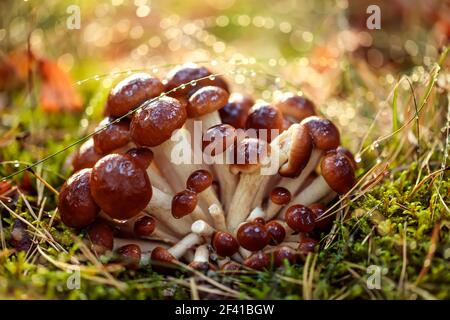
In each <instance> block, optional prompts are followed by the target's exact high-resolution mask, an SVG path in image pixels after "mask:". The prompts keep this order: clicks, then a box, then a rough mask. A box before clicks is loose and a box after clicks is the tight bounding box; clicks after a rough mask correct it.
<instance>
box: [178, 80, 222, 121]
mask: <svg viewBox="0 0 450 320" xmlns="http://www.w3.org/2000/svg"><path fill="white" fill-rule="evenodd" d="M227 100H228V92H227V91H225V90H224V89H222V88H219V87H213V86H207V87H203V88H201V89H199V90H197V91H196V92H195V93H194V94H192V95H191V96H190V97H189V103H188V105H187V114H188V117H190V118H197V117H201V116H203V115H206V114H208V113H211V112H214V111H217V110H219V109H220V108H222V107H223V106H224V105H225V104H226V103H227Z"/></svg>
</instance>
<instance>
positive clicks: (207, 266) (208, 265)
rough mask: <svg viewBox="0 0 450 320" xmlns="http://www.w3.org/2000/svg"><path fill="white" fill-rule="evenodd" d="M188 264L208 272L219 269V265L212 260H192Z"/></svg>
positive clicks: (195, 268)
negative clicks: (211, 261)
mask: <svg viewBox="0 0 450 320" xmlns="http://www.w3.org/2000/svg"><path fill="white" fill-rule="evenodd" d="M188 266H189V267H190V268H192V269H194V270H197V271H199V272H207V271H209V270H217V267H216V266H215V265H213V264H212V263H210V262H206V261H203V262H199V261H192V262H191V263H189V264H188Z"/></svg>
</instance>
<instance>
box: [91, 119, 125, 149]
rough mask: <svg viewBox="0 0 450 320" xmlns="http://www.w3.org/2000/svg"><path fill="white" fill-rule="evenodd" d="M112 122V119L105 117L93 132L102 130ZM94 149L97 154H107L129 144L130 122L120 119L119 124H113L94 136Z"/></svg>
mask: <svg viewBox="0 0 450 320" xmlns="http://www.w3.org/2000/svg"><path fill="white" fill-rule="evenodd" d="M113 121H114V118H111V117H107V118H105V119H103V120H102V121H101V122H100V123H99V124H98V126H97V127H96V128H95V131H97V130H99V129H101V128H103V127H104V126H106V125H107V124H109V123H111V122H113ZM93 139H94V148H95V152H97V153H99V154H107V153H110V152H111V151H113V150H116V149H118V148H120V147H123V146H125V145H126V144H128V142H130V120H128V119H122V120H120V122H115V123H113V124H111V125H109V126H108V127H106V128H105V129H103V130H102V131H100V132H98V133H96V134H94V137H93Z"/></svg>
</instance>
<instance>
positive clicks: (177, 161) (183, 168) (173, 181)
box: [152, 128, 222, 220]
mask: <svg viewBox="0 0 450 320" xmlns="http://www.w3.org/2000/svg"><path fill="white" fill-rule="evenodd" d="M152 149H153V154H154V161H155V163H156V165H157V166H158V168H159V169H160V171H161V173H162V174H163V175H164V177H166V179H167V181H168V182H169V184H170V186H171V187H172V190H174V191H176V192H179V191H181V190H182V189H184V186H185V185H186V181H187V179H188V178H189V176H190V175H191V173H193V172H194V171H197V170H200V169H202V166H201V165H199V164H195V163H194V159H193V157H192V149H191V143H190V139H189V136H188V134H187V131H186V129H183V128H182V129H179V130H178V131H177V132H176V133H175V134H174V135H173V136H172V137H171V139H169V140H167V141H165V142H163V143H162V144H160V145H159V146H157V147H153V148H152ZM180 189H181V190H180ZM198 199H199V205H200V207H201V209H202V210H203V211H204V213H205V212H206V213H205V214H206V215H209V213H207V210H208V208H209V206H211V205H212V204H217V205H218V206H220V207H222V205H221V204H220V201H219V199H218V198H217V195H216V193H215V191H214V189H213V188H207V189H206V190H204V191H203V192H201V193H200V194H198ZM209 219H210V218H209ZM209 219H208V220H209Z"/></svg>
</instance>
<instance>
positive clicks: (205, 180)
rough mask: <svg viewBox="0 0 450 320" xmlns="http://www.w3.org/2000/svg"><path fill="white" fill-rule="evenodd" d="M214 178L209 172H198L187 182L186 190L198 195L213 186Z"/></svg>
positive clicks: (201, 170)
mask: <svg viewBox="0 0 450 320" xmlns="http://www.w3.org/2000/svg"><path fill="white" fill-rule="evenodd" d="M212 182H213V176H212V174H211V173H210V172H209V171H208V170H203V169H200V170H196V171H194V172H192V173H191V175H190V176H189V177H188V179H187V181H186V188H187V189H189V190H191V191H194V192H196V193H200V192H203V191H204V190H206V189H207V188H209V187H210V186H211V184H212Z"/></svg>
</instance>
